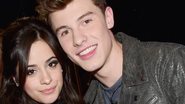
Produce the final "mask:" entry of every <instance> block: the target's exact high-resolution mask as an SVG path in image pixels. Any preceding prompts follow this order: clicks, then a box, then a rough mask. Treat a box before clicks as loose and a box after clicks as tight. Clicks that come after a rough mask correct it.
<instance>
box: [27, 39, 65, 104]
mask: <svg viewBox="0 0 185 104" xmlns="http://www.w3.org/2000/svg"><path fill="white" fill-rule="evenodd" d="M62 85H63V76H62V70H61V65H60V64H59V62H58V60H57V58H56V57H55V55H54V53H53V52H52V50H51V49H50V48H49V46H48V45H47V44H46V43H45V42H43V41H41V40H39V41H36V42H34V43H33V44H32V46H31V50H30V54H29V61H28V72H27V77H26V81H25V85H24V90H25V92H26V93H27V94H28V95H29V96H30V97H31V98H32V99H34V100H36V101H37V102H39V103H44V104H49V103H53V102H54V101H56V99H57V98H58V96H59V94H60V92H61V89H62Z"/></svg>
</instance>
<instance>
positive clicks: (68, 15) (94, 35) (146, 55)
mask: <svg viewBox="0 0 185 104" xmlns="http://www.w3.org/2000/svg"><path fill="white" fill-rule="evenodd" d="M37 11H38V12H39V14H40V16H41V18H43V19H45V20H46V21H47V22H48V23H49V24H50V25H51V27H52V29H53V31H54V32H55V33H56V36H57V37H58V39H59V41H60V44H61V46H62V48H63V49H64V51H65V52H66V53H67V55H68V57H69V58H70V59H71V60H72V61H73V62H74V63H76V64H77V65H79V66H81V67H82V68H83V69H84V70H86V71H88V72H90V73H93V75H94V77H95V80H92V81H91V84H90V86H89V89H88V90H87V93H86V95H85V97H84V100H85V101H86V103H87V104H185V89H184V86H185V60H184V58H185V47H184V46H183V45H179V44H172V43H159V42H147V43H144V42H140V41H139V40H137V39H136V38H133V37H130V36H128V35H126V34H124V33H121V32H119V33H117V34H116V35H115V36H114V35H113V33H112V32H111V28H112V27H113V26H114V18H113V11H112V8H111V7H109V6H107V5H106V1H105V0H52V1H51V0H50V1H49V0H39V5H38V7H37Z"/></svg>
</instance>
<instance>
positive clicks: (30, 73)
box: [27, 69, 36, 75]
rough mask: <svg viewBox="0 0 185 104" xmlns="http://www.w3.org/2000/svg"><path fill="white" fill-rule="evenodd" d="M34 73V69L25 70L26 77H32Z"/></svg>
mask: <svg viewBox="0 0 185 104" xmlns="http://www.w3.org/2000/svg"><path fill="white" fill-rule="evenodd" d="M35 71H36V70H34V69H28V70H27V75H32V74H34V73H35Z"/></svg>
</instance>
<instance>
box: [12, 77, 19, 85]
mask: <svg viewBox="0 0 185 104" xmlns="http://www.w3.org/2000/svg"><path fill="white" fill-rule="evenodd" d="M12 79H13V81H14V83H15V85H16V86H17V87H19V83H18V81H17V80H16V78H15V77H12Z"/></svg>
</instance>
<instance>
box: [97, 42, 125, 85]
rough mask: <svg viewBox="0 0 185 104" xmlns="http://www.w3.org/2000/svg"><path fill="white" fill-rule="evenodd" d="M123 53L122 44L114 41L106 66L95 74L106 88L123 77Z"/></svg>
mask: <svg viewBox="0 0 185 104" xmlns="http://www.w3.org/2000/svg"><path fill="white" fill-rule="evenodd" d="M122 66H123V52H122V44H121V43H119V42H117V41H115V40H113V47H112V51H111V53H110V56H109V58H108V59H107V61H106V63H105V65H104V66H103V67H102V68H101V69H100V70H99V71H98V72H97V73H96V74H95V77H96V78H97V79H98V80H99V81H100V82H101V83H102V84H104V85H105V86H107V87H111V86H113V85H114V84H115V83H116V82H117V80H119V78H120V77H121V76H122V69H123V68H122Z"/></svg>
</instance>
